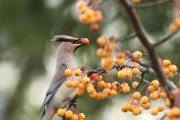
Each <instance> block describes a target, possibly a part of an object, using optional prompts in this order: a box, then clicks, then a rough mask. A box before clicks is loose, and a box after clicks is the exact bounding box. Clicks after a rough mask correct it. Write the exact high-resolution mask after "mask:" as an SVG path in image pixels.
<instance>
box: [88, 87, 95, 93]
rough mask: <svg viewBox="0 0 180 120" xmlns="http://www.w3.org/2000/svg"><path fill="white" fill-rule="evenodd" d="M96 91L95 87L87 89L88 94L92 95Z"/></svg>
mask: <svg viewBox="0 0 180 120" xmlns="http://www.w3.org/2000/svg"><path fill="white" fill-rule="evenodd" d="M95 91H96V90H95V89H94V87H88V88H87V92H88V94H92V93H94V92H95Z"/></svg>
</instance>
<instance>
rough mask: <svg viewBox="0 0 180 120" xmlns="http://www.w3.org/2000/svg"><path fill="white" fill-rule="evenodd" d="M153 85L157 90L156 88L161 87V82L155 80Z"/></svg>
mask: <svg viewBox="0 0 180 120" xmlns="http://www.w3.org/2000/svg"><path fill="white" fill-rule="evenodd" d="M151 85H152V86H153V87H154V88H155V89H156V88H158V87H159V81H158V80H153V81H152V82H151Z"/></svg>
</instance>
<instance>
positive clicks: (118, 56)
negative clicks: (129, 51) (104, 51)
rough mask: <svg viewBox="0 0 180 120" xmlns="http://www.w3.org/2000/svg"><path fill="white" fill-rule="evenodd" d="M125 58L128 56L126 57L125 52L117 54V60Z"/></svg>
mask: <svg viewBox="0 0 180 120" xmlns="http://www.w3.org/2000/svg"><path fill="white" fill-rule="evenodd" d="M125 56H126V55H125V53H124V52H120V53H117V54H116V58H117V59H122V58H125Z"/></svg>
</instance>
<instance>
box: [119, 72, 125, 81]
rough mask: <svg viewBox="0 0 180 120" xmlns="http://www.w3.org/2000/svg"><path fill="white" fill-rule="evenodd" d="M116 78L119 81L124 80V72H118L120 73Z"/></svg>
mask: <svg viewBox="0 0 180 120" xmlns="http://www.w3.org/2000/svg"><path fill="white" fill-rule="evenodd" d="M118 78H120V79H124V78H125V72H124V70H120V71H119V72H118Z"/></svg>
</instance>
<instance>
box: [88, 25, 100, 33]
mask: <svg viewBox="0 0 180 120" xmlns="http://www.w3.org/2000/svg"><path fill="white" fill-rule="evenodd" d="M90 30H91V31H92V32H98V31H99V25H98V24H92V25H91V26H90Z"/></svg>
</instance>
